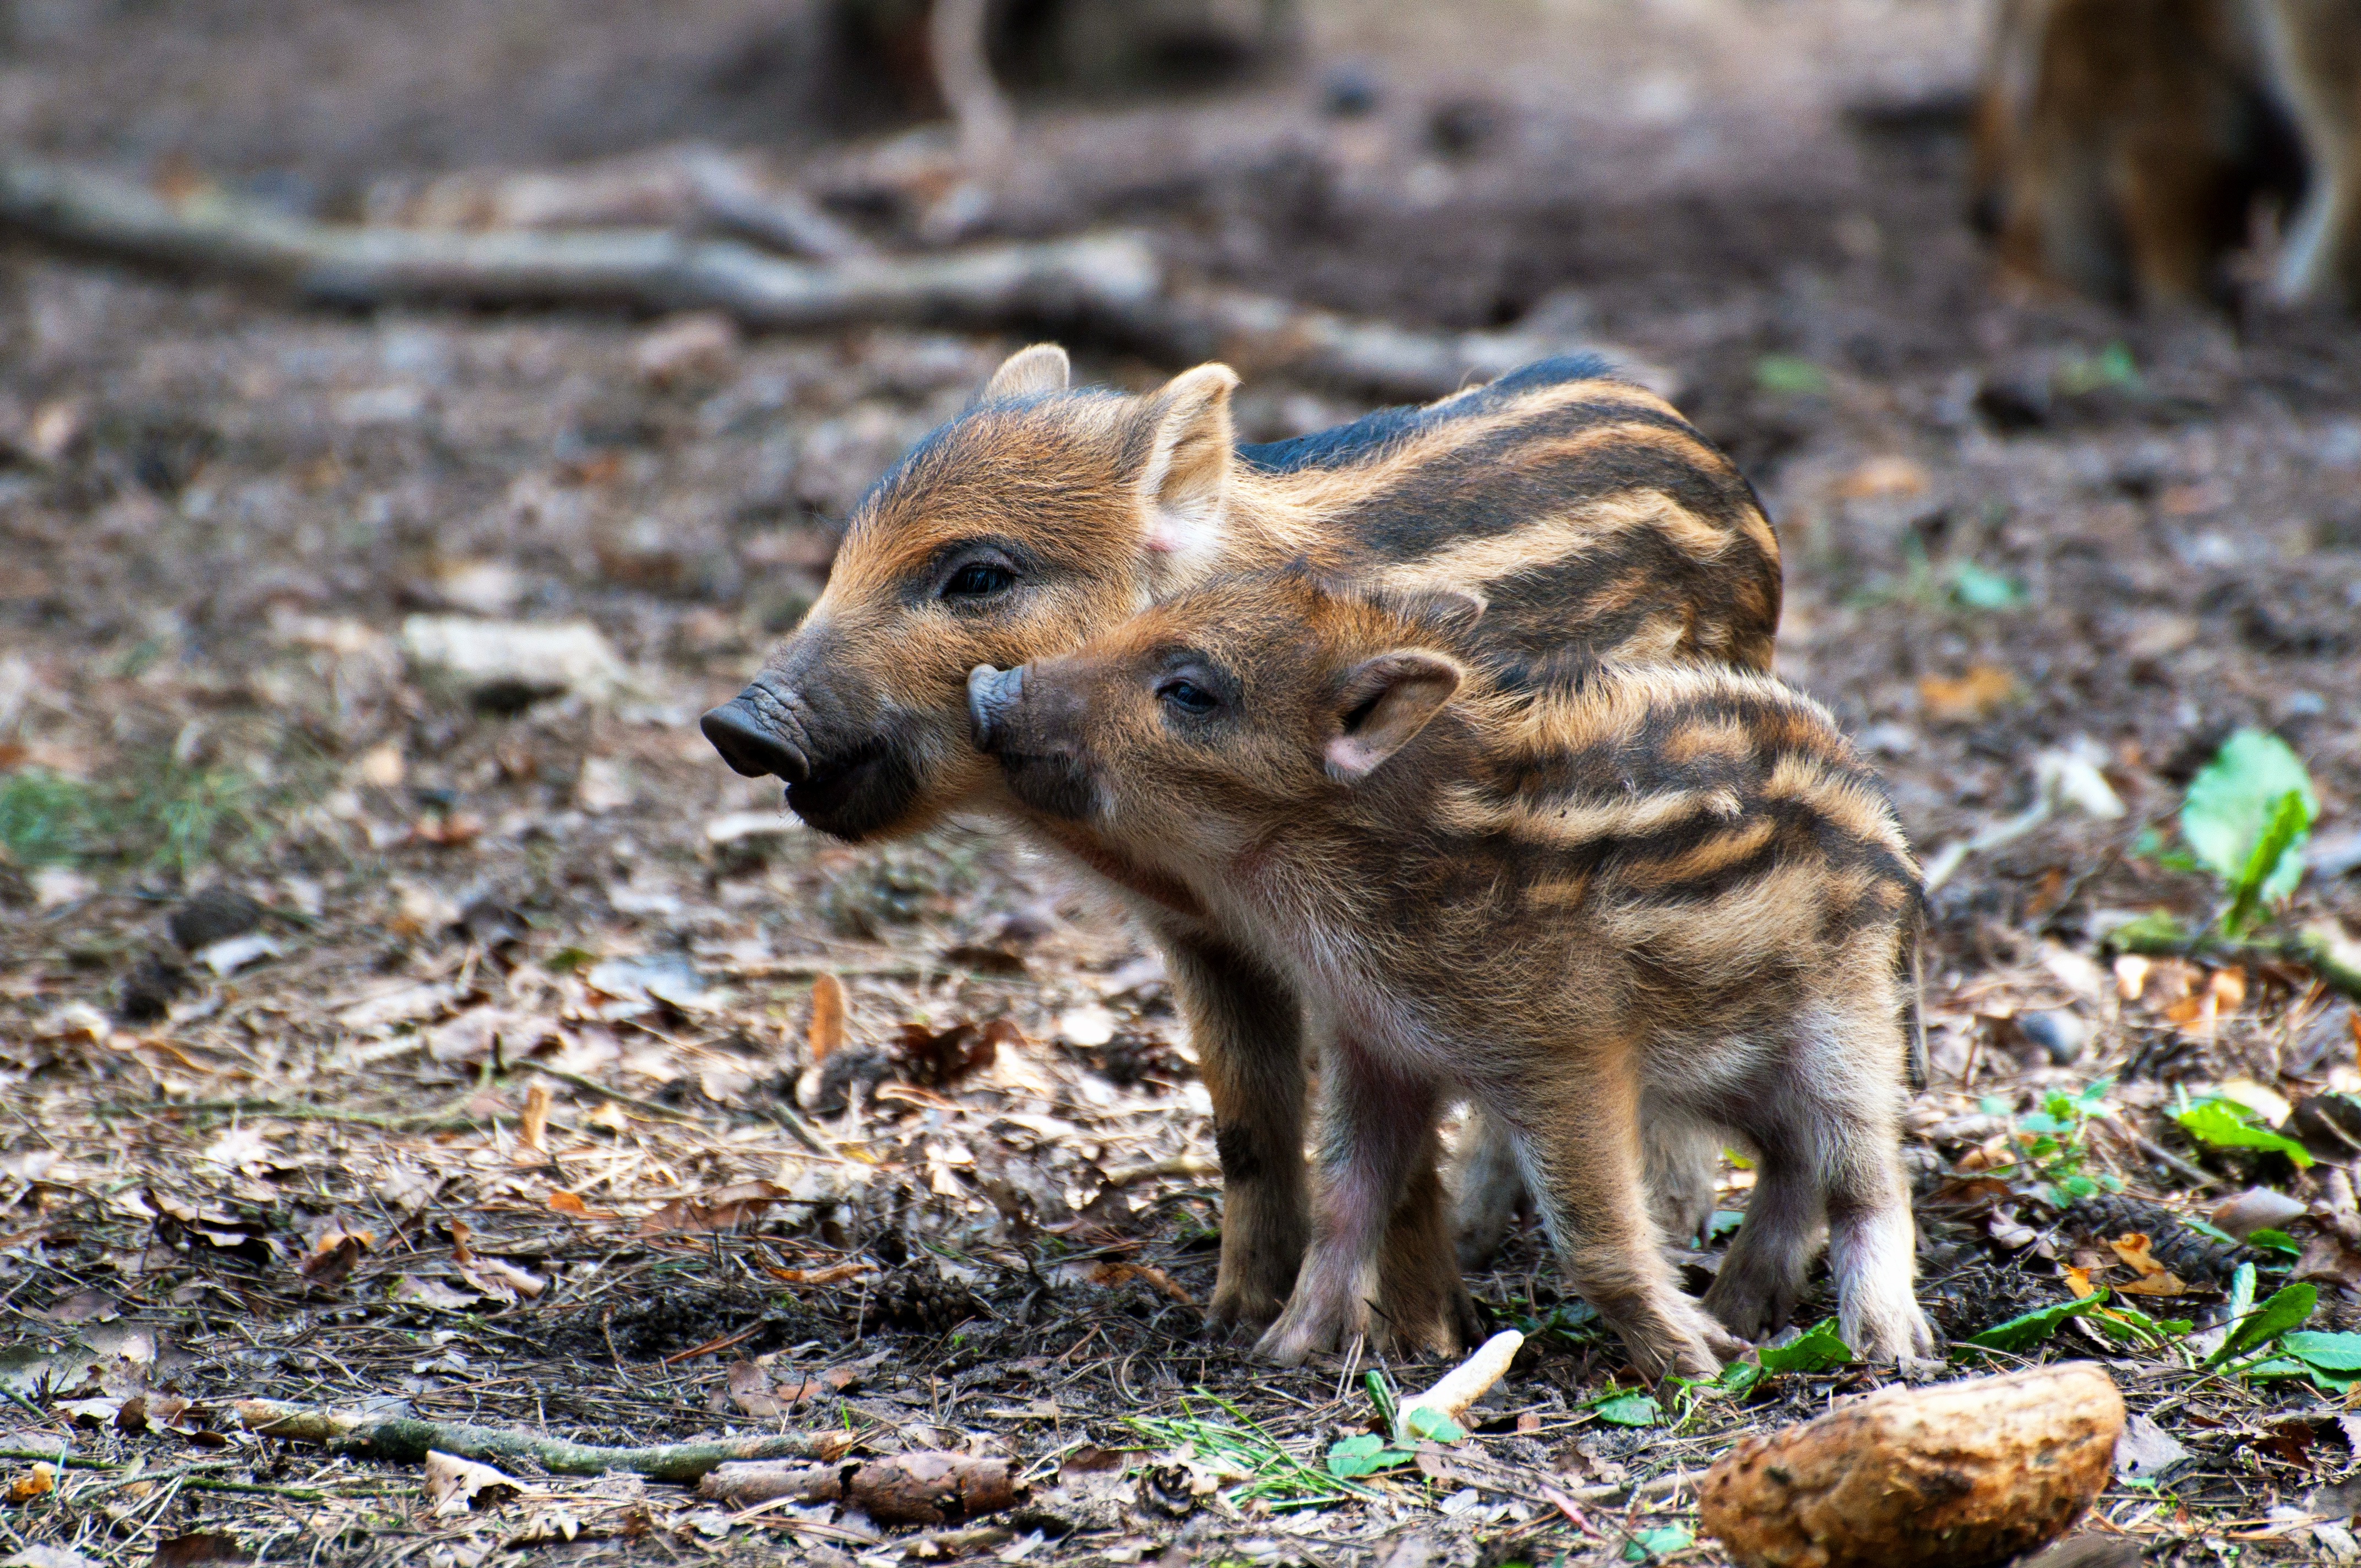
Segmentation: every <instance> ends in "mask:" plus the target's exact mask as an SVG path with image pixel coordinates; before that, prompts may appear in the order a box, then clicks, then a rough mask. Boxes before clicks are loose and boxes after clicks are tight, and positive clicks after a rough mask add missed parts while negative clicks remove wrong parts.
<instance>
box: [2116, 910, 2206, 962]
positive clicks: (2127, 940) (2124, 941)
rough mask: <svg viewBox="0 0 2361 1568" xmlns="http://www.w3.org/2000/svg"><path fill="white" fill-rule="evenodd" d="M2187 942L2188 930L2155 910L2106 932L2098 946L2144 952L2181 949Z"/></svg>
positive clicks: (2120, 951)
mask: <svg viewBox="0 0 2361 1568" xmlns="http://www.w3.org/2000/svg"><path fill="white" fill-rule="evenodd" d="M2188 941H2189V930H2188V928H2187V927H2184V926H2182V925H2181V923H2180V921H2179V920H2176V919H2174V918H2173V917H2172V916H2169V915H2167V914H2166V913H2165V912H2164V911H2163V910H2161V909H2158V910H2152V911H2150V912H2149V913H2148V914H2146V915H2142V916H2137V917H2136V918H2134V919H2130V920H2126V921H2125V922H2124V923H2123V924H2122V925H2120V926H2118V927H2115V928H2114V930H2112V931H2110V932H2108V933H2107V935H2106V938H2105V939H2104V940H2103V942H2102V943H2101V944H2100V945H2101V946H2102V947H2104V948H2108V949H2110V950H2111V951H2114V952H2119V953H2147V952H2154V951H2155V950H2156V949H2158V948H2178V947H2181V946H2183V945H2184V944H2186V943H2187V942H2188Z"/></svg>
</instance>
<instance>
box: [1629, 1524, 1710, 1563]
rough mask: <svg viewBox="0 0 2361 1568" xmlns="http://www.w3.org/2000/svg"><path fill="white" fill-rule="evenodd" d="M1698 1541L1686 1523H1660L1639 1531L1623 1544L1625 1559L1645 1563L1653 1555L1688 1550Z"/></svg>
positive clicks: (1630, 1561)
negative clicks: (1649, 1528) (1651, 1528)
mask: <svg viewBox="0 0 2361 1568" xmlns="http://www.w3.org/2000/svg"><path fill="white" fill-rule="evenodd" d="M1696 1542H1697V1537H1696V1536H1694V1535H1692V1534H1691V1533H1690V1532H1689V1530H1688V1528H1687V1527H1686V1526H1685V1525H1676V1524H1667V1525H1658V1526H1657V1527H1656V1528H1655V1529H1653V1530H1640V1531H1637V1532H1636V1533H1634V1534H1633V1535H1632V1537H1631V1540H1630V1541H1626V1542H1624V1544H1623V1561H1624V1562H1626V1563H1645V1562H1646V1561H1647V1560H1648V1559H1649V1558H1651V1557H1660V1556H1663V1555H1664V1554H1666V1553H1668V1552H1686V1551H1687V1550H1688V1549H1689V1548H1690V1547H1691V1546H1693V1545H1695V1544H1696Z"/></svg>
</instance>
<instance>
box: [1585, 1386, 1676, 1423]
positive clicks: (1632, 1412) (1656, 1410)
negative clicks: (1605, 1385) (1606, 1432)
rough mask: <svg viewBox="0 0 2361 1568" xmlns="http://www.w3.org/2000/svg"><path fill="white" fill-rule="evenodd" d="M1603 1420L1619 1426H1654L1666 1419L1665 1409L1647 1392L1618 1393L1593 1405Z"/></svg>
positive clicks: (1599, 1417)
mask: <svg viewBox="0 0 2361 1568" xmlns="http://www.w3.org/2000/svg"><path fill="white" fill-rule="evenodd" d="M1591 1409H1594V1410H1597V1411H1598V1419H1599V1420H1602V1421H1611V1422H1613V1423H1614V1424H1615V1425H1617V1426H1619V1427H1652V1426H1654V1425H1656V1424H1657V1423H1658V1422H1659V1421H1662V1420H1664V1410H1663V1409H1661V1408H1660V1407H1659V1406H1658V1405H1657V1403H1656V1401H1655V1400H1653V1399H1652V1398H1648V1396H1647V1395H1645V1394H1617V1395H1613V1396H1611V1397H1610V1398H1605V1399H1601V1400H1600V1401H1598V1404H1596V1405H1593V1406H1592V1407H1591Z"/></svg>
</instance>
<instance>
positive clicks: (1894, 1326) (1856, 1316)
mask: <svg viewBox="0 0 2361 1568" xmlns="http://www.w3.org/2000/svg"><path fill="white" fill-rule="evenodd" d="M1838 1324H1839V1328H1840V1329H1841V1330H1842V1332H1843V1333H1844V1337H1845V1343H1847V1344H1849V1345H1850V1346H1852V1348H1853V1353H1854V1354H1857V1355H1859V1356H1860V1357H1861V1359H1862V1360H1863V1361H1896V1360H1899V1359H1900V1358H1902V1357H1903V1356H1905V1355H1912V1356H1918V1357H1921V1358H1925V1357H1931V1356H1932V1355H1933V1354H1935V1331H1934V1330H1933V1329H1931V1328H1929V1327H1927V1314H1926V1313H1924V1312H1922V1311H1920V1310H1918V1303H1917V1302H1916V1301H1913V1300H1905V1301H1903V1302H1901V1303H1899V1304H1898V1305H1893V1306H1886V1307H1883V1309H1882V1310H1880V1309H1874V1308H1872V1309H1865V1310H1860V1311H1858V1312H1852V1311H1840V1312H1839V1317H1838Z"/></svg>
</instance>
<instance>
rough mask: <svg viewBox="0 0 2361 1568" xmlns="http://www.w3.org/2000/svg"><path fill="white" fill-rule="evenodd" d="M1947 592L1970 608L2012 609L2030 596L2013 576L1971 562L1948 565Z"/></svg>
mask: <svg viewBox="0 0 2361 1568" xmlns="http://www.w3.org/2000/svg"><path fill="white" fill-rule="evenodd" d="M1951 593H1952V596H1953V597H1954V598H1957V599H1958V600H1959V601H1960V603H1961V604H1963V605H1966V606H1967V607H1968V608H1969V609H2015V608H2016V607H2017V606H2018V605H2021V604H2023V603H2025V601H2026V599H2027V598H2030V597H2031V596H2030V595H2028V594H2026V591H2025V585H2024V584H2023V583H2020V582H2018V581H2017V580H2016V579H2015V577H2012V576H2006V575H2005V574H2003V573H2000V572H1995V571H1993V569H1992V568H1991V567H1989V566H1979V565H1976V564H1975V563H1974V562H1973V561H1961V562H1960V563H1958V564H1957V565H1954V566H1952V568H1951Z"/></svg>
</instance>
